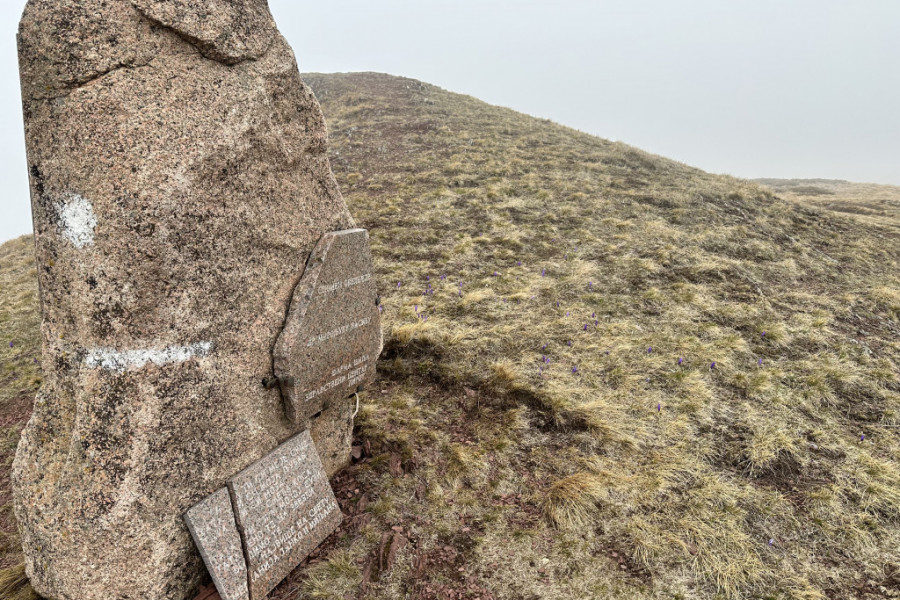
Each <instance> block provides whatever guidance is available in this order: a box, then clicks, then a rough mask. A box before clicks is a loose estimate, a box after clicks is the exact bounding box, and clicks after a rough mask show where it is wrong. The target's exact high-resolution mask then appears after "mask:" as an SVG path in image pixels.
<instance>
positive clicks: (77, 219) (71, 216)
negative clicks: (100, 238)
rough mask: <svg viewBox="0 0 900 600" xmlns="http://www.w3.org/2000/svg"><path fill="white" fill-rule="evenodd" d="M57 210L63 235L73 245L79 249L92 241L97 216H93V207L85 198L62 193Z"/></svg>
mask: <svg viewBox="0 0 900 600" xmlns="http://www.w3.org/2000/svg"><path fill="white" fill-rule="evenodd" d="M57 211H58V212H59V224H60V227H61V228H62V234H63V237H65V238H66V239H67V240H69V241H70V242H72V245H73V246H75V247H76V248H78V249H79V250H80V249H81V248H84V247H85V246H88V245H90V244H93V243H94V228H95V227H96V226H97V217H96V216H94V207H93V206H92V205H91V203H90V202H89V201H88V200H87V199H86V198H84V197H83V196H80V195H78V194H73V193H71V192H70V193H67V194H64V195H63V200H62V202H60V204H59V206H58V207H57Z"/></svg>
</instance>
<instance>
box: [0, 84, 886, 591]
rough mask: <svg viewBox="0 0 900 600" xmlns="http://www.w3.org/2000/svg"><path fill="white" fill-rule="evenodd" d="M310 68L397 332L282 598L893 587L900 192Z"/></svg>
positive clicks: (32, 340) (388, 324) (336, 161)
mask: <svg viewBox="0 0 900 600" xmlns="http://www.w3.org/2000/svg"><path fill="white" fill-rule="evenodd" d="M305 80H306V81H307V82H308V83H309V84H310V85H311V86H312V87H313V89H314V91H315V92H316V95H317V96H318V98H319V100H320V102H321V103H322V107H323V109H324V111H325V115H326V118H327V120H328V123H329V128H330V133H331V154H332V160H333V166H334V170H335V173H336V175H337V177H338V180H339V183H340V185H341V188H342V190H343V191H344V193H345V197H346V199H347V201H348V204H349V205H350V208H351V211H352V212H353V214H354V215H355V217H356V218H357V220H358V222H359V224H360V225H361V226H364V227H367V228H369V229H370V230H371V235H372V244H373V251H374V254H375V260H376V270H377V274H378V280H379V284H380V286H381V288H382V295H383V306H384V326H385V334H386V348H385V352H384V355H383V356H382V358H381V360H380V362H379V373H380V376H379V377H380V378H379V381H378V382H377V383H376V385H375V386H374V388H373V389H372V390H370V391H369V392H368V393H367V394H366V396H365V399H364V405H363V407H362V410H361V413H360V417H359V419H358V424H359V428H358V439H357V446H356V449H355V455H356V456H357V457H358V458H357V459H355V461H354V463H355V464H354V465H353V466H352V467H350V468H349V469H347V470H346V471H345V472H343V473H342V474H340V475H338V476H337V477H336V478H335V480H334V482H333V484H334V486H335V489H336V491H337V494H338V496H339V498H340V500H341V502H342V505H343V506H344V511H345V514H346V515H347V520H346V521H345V524H344V525H343V526H342V528H341V530H340V531H339V532H338V533H337V534H336V535H334V536H332V538H331V539H330V540H329V542H328V543H327V544H326V546H325V547H324V548H323V549H322V550H321V552H319V553H318V554H317V555H316V556H314V557H312V559H311V560H310V562H309V564H307V565H305V566H304V567H303V568H302V569H300V570H298V571H297V572H295V574H294V575H293V576H292V577H291V578H289V580H288V581H286V582H285V583H284V584H283V585H282V586H281V587H280V588H279V589H278V590H276V592H275V593H274V594H273V597H275V598H278V599H282V598H284V599H286V598H298V597H312V598H334V599H343V598H348V597H349V598H356V597H359V598H377V599H389V598H401V597H410V598H422V599H437V598H465V599H469V600H472V599H474V598H481V599H483V600H485V599H488V598H493V599H501V598H503V599H506V598H509V599H517V600H531V599H537V598H541V599H563V598H623V599H625V598H628V599H634V598H638V599H640V598H718V597H730V598H744V597H747V598H749V597H758V598H798V599H800V598H803V599H814V598H826V597H827V598H885V597H900V550H898V548H900V517H898V515H900V468H898V463H897V453H898V449H900V380H898V365H900V265H898V261H900V243H898V238H900V234H898V229H897V228H896V227H894V226H893V224H892V223H891V222H889V219H885V220H883V221H880V220H878V219H871V221H870V222H866V223H862V222H860V221H859V220H858V219H855V218H852V217H849V216H844V215H841V214H837V213H835V212H833V211H830V210H823V209H821V208H819V207H816V206H812V205H809V204H806V203H801V202H795V201H791V200H787V199H783V198H781V197H779V196H777V195H776V194H775V192H773V191H772V190H771V189H768V188H763V187H760V186H758V185H757V184H754V183H750V182H746V181H741V180H737V179H732V178H728V177H721V176H713V175H709V174H706V173H703V172H701V171H699V170H697V169H693V168H690V167H688V166H685V165H683V164H680V163H676V162H673V161H670V160H666V159H664V158H661V157H657V156H652V155H649V154H646V153H643V152H640V151H638V150H636V149H634V148H631V147H629V146H626V145H624V144H619V143H611V142H608V141H605V140H602V139H599V138H596V137H592V136H589V135H586V134H582V133H579V132H576V131H573V130H571V129H567V128H565V127H561V126H559V125H556V124H554V123H552V122H549V121H545V120H539V119H534V118H531V117H528V116H525V115H522V114H518V113H515V112H513V111H511V110H507V109H502V108H497V107H493V106H489V105H487V104H484V103H482V102H480V101H478V100H476V99H474V98H470V97H466V96H460V95H457V94H452V93H449V92H446V91H443V90H440V89H439V88H436V87H434V86H430V85H427V84H424V83H420V82H418V81H414V80H409V79H403V78H397V77H390V76H386V75H377V74H347V75H316V74H313V75H306V76H305ZM16 243H17V244H21V243H22V242H16ZM3 251H4V252H10V250H9V249H8V248H7V247H6V246H4V250H3ZM17 251H18V252H19V255H18V256H19V258H17V259H16V260H18V261H19V262H20V263H21V265H23V266H21V267H20V268H21V269H24V268H25V266H24V265H25V264H26V263H27V260H26V259H27V257H28V254H27V252H28V251H29V249H28V248H27V247H26V246H22V247H21V248H19V249H18V250H17ZM4 268H5V267H4ZM22 272H24V271H22ZM6 290H7V288H6V287H5V286H4V288H3V290H0V294H2V295H3V299H2V300H0V302H3V303H5V302H6V299H5V298H6V295H7V291H6ZM3 306H6V305H5V304H3ZM16 310H20V309H16ZM28 310H30V311H31V312H29V313H28V314H30V315H33V314H34V308H33V307H30V308H29V309H28ZM23 314H24V313H23ZM29 318H30V319H32V321H30V323H31V325H30V326H32V327H33V325H34V324H33V317H29ZM27 344H30V346H28V347H29V348H32V349H33V348H35V347H36V344H37V331H36V329H34V330H32V333H31V337H29V338H28V342H27ZM3 360H4V361H6V360H7V357H6V356H4V357H3ZM4 368H5V367H4ZM29 389H30V388H29ZM3 393H4V394H6V393H7V392H3ZM2 398H4V400H3V401H4V402H8V400H5V399H6V398H7V396H5V395H4V396H2ZM5 410H7V409H6V408H5V407H4V406H0V414H2V412H3V411H5ZM12 435H13V434H10V439H12Z"/></svg>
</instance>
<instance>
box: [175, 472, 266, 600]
mask: <svg viewBox="0 0 900 600" xmlns="http://www.w3.org/2000/svg"><path fill="white" fill-rule="evenodd" d="M184 521H185V523H186V524H187V526H188V529H189V530H190V532H191V536H193V538H194V543H195V544H197V548H199V550H200V555H201V556H202V557H203V562H205V563H206V568H207V570H208V571H209V574H210V575H212V578H213V583H215V584H216V589H217V590H219V595H220V596H222V600H248V598H250V596H249V593H248V591H247V566H246V563H245V561H244V550H243V547H242V545H241V536H240V534H239V533H238V530H237V524H236V523H235V521H234V512H233V511H232V510H231V497H230V496H229V495H228V489H227V488H222V489H221V490H219V491H217V492H215V493H213V494H212V495H210V496H207V497H206V498H205V499H204V500H202V501H201V502H199V503H197V504H196V505H194V507H193V508H191V509H190V510H189V511H188V512H187V514H186V515H185V516H184Z"/></svg>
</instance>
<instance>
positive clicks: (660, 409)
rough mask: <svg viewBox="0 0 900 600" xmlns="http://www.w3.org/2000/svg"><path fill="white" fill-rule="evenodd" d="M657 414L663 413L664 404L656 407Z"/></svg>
mask: <svg viewBox="0 0 900 600" xmlns="http://www.w3.org/2000/svg"><path fill="white" fill-rule="evenodd" d="M656 412H662V403H658V404H657V405H656Z"/></svg>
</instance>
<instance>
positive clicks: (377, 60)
mask: <svg viewBox="0 0 900 600" xmlns="http://www.w3.org/2000/svg"><path fill="white" fill-rule="evenodd" d="M0 2H2V7H0V24H2V30H0V92H2V96H0V127H2V133H3V144H2V146H0V178H2V181H3V200H2V208H3V211H2V218H0V240H5V239H9V238H11V237H15V236H17V235H21V234H23V233H27V232H29V231H30V230H31V216H30V207H29V202H28V196H27V194H28V187H27V173H26V164H25V151H24V140H23V135H22V114H21V106H20V96H19V84H18V71H17V66H16V50H15V31H16V24H17V23H18V20H19V16H20V14H21V10H22V7H23V6H24V2H22V1H21V0H0ZM270 6H271V8H272V12H273V13H274V14H275V17H276V19H277V20H278V23H279V25H280V27H281V30H282V32H283V33H284V34H285V36H286V37H287V38H288V40H289V41H290V42H291V44H292V45H293V47H294V50H295V52H296V54H297V59H298V61H299V63H300V69H301V71H317V72H336V71H381V72H386V73H392V74H395V75H404V76H407V77H414V78H416V79H421V80H423V81H427V82H429V83H433V84H436V85H439V86H441V87H443V88H445V89H448V90H451V91H454V92H461V93H466V94H471V95H473V96H476V97H478V98H481V99H482V100H485V101H487V102H490V103H493V104H501V105H504V106H509V107H511V108H514V109H516V110H520V111H522V112H526V113H529V114H533V115H536V116H540V117H546V118H550V119H553V120H554V121H557V122H559V123H562V124H565V125H570V126H572V127H575V128H577V129H580V130H582V131H586V132H589V133H593V134H596V135H599V136H602V137H605V138H609V139H614V140H621V141H623V142H627V143H629V144H632V145H635V146H638V147H640V148H643V149H645V150H648V151H651V152H654V153H657V154H662V155H665V156H668V157H671V158H674V159H677V160H680V161H683V162H686V163H689V164H691V165H695V166H697V167H700V168H702V169H705V170H707V171H713V172H717V173H730V174H733V175H737V176H741V177H824V178H836V179H849V180H854V181H868V182H876V183H893V184H898V185H900V0H583V1H579V0H553V1H552V2H551V1H549V0H545V1H542V2H534V1H529V0H517V1H512V0H453V1H452V2H451V1H449V0H445V1H442V2H436V1H432V0H319V1H318V2H312V1H308V0H270Z"/></svg>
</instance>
